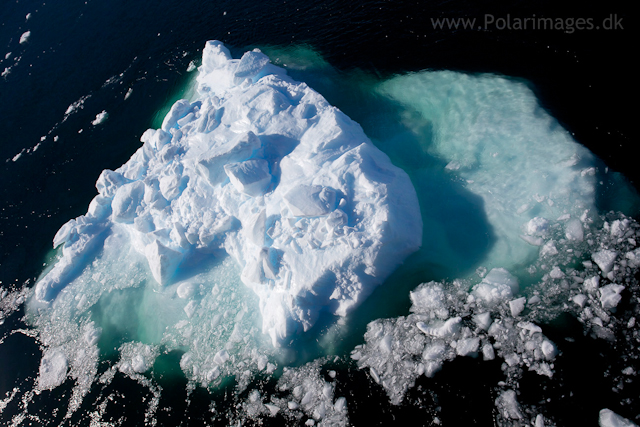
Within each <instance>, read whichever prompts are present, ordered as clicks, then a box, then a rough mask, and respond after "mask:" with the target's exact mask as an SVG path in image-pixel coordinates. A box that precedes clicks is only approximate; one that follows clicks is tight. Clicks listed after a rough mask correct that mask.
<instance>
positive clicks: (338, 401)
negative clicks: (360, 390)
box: [333, 397, 347, 412]
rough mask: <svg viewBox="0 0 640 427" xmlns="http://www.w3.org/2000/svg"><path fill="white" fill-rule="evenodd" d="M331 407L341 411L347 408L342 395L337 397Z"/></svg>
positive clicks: (345, 400)
mask: <svg viewBox="0 0 640 427" xmlns="http://www.w3.org/2000/svg"><path fill="white" fill-rule="evenodd" d="M333 409H335V410H336V411H337V412H342V411H344V410H345V409H347V399H346V398H344V397H339V398H337V399H336V402H335V403H334V404H333Z"/></svg>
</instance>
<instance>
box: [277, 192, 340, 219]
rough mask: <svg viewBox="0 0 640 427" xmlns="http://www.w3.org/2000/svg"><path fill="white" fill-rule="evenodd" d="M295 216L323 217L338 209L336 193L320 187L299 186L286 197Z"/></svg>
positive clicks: (288, 205)
mask: <svg viewBox="0 0 640 427" xmlns="http://www.w3.org/2000/svg"><path fill="white" fill-rule="evenodd" d="M284 200H285V202H286V204H287V207H288V208H289V210H290V211H291V213H292V214H293V216H322V215H327V214H328V213H330V212H331V211H333V210H334V209H335V208H336V192H335V190H333V189H332V188H329V187H322V186H320V185H297V186H295V187H293V188H292V189H291V190H289V191H288V192H287V194H285V195H284Z"/></svg>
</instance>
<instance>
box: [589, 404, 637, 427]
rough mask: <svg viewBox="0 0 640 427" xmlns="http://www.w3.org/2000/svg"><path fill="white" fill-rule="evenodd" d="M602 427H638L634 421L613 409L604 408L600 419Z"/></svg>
mask: <svg viewBox="0 0 640 427" xmlns="http://www.w3.org/2000/svg"><path fill="white" fill-rule="evenodd" d="M598 423H599V424H600V427H638V426H637V425H636V424H634V423H633V422H631V421H629V420H628V419H626V418H623V417H621V416H620V415H618V414H616V413H615V412H613V411H612V410H611V409H606V408H605V409H602V410H601V411H600V417H599V419H598Z"/></svg>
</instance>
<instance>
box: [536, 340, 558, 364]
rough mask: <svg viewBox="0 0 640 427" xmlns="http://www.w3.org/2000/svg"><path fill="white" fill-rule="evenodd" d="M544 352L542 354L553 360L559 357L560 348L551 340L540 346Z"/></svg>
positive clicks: (543, 342)
mask: <svg viewBox="0 0 640 427" xmlns="http://www.w3.org/2000/svg"><path fill="white" fill-rule="evenodd" d="M540 349H541V350H542V354H544V357H545V358H546V359H547V360H552V359H553V358H554V357H556V356H557V355H558V348H557V347H556V345H555V344H554V343H552V342H551V341H549V340H544V341H542V345H541V346H540Z"/></svg>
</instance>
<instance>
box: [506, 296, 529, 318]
mask: <svg viewBox="0 0 640 427" xmlns="http://www.w3.org/2000/svg"><path fill="white" fill-rule="evenodd" d="M526 301H527V299H526V298H525V297H521V298H518V299H514V300H513V301H509V309H510V310H511V315H512V316H513V317H517V316H519V315H520V313H522V310H524V304H525V302H526Z"/></svg>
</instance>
